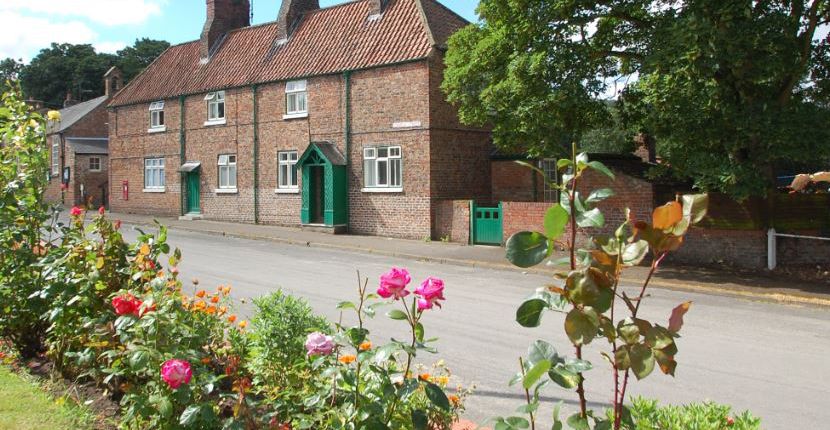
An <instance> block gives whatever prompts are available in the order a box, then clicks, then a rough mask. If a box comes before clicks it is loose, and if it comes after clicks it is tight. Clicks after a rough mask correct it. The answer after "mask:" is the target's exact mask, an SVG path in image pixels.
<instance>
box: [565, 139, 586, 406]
mask: <svg viewBox="0 0 830 430" xmlns="http://www.w3.org/2000/svg"><path fill="white" fill-rule="evenodd" d="M572 156H573V172H574V177H573V180H572V182H571V184H572V185H571V190H570V191H569V192H568V203H569V205H570V212H571V220H570V221H571V246H570V251H571V256H570V257H571V270H576V207H575V204H574V202H575V201H576V185H577V179H578V175H579V169H578V167H577V165H576V143H574V144H573V146H572ZM575 348H576V358H577V359H579V360H582V346H581V345H578V346H575ZM577 376H578V377H579V384H578V385H577V388H576V393H577V394H578V395H579V410H580V415H581V416H582V417H583V418H587V417H588V405H587V402H586V401H585V378H584V377H583V376H582V372H580V373H578V374H577Z"/></svg>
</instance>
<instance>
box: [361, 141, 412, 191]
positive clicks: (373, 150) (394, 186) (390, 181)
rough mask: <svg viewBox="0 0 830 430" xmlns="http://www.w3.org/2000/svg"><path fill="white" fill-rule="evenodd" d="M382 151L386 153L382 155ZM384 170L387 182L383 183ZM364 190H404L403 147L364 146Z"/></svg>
mask: <svg viewBox="0 0 830 430" xmlns="http://www.w3.org/2000/svg"><path fill="white" fill-rule="evenodd" d="M382 152H385V153H386V155H385V156H383V155H381V154H382ZM384 166H385V167H384ZM382 171H385V173H386V182H385V183H381V173H382ZM363 192H367V193H396V192H397V193H399V192H403V149H402V148H401V147H400V146H372V147H366V148H363Z"/></svg>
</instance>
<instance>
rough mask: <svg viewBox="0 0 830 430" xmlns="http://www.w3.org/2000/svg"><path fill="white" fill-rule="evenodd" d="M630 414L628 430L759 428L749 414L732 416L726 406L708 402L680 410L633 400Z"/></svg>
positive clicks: (730, 410) (735, 429)
mask: <svg viewBox="0 0 830 430" xmlns="http://www.w3.org/2000/svg"><path fill="white" fill-rule="evenodd" d="M630 411H631V417H632V418H633V421H634V422H635V423H636V426H635V427H634V428H633V429H631V430H690V429H694V430H759V429H760V428H761V420H760V419H758V418H755V417H753V416H752V415H751V414H750V413H749V412H743V413H742V414H740V415H734V414H733V412H732V408H730V407H729V406H725V405H719V404H716V403H712V402H706V403H700V404H697V403H696V404H690V405H684V406H673V405H669V406H659V405H658V403H657V400H650V399H643V398H636V399H634V401H633V404H632V405H631V409H630ZM629 428H630V427H629Z"/></svg>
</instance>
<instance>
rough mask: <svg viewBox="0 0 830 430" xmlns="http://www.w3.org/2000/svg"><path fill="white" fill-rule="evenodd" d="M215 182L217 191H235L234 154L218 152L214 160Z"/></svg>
mask: <svg viewBox="0 0 830 430" xmlns="http://www.w3.org/2000/svg"><path fill="white" fill-rule="evenodd" d="M216 165H217V170H216V171H217V174H218V178H217V182H218V185H219V188H217V190H216V192H217V193H223V192H224V193H235V192H236V191H237V188H236V179H237V177H236V172H237V170H236V154H219V157H217V160H216Z"/></svg>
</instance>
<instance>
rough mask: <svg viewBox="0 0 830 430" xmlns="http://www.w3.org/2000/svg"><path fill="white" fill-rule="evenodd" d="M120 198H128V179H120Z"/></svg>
mask: <svg viewBox="0 0 830 430" xmlns="http://www.w3.org/2000/svg"><path fill="white" fill-rule="evenodd" d="M121 198H122V199H124V200H129V199H130V181H121Z"/></svg>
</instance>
